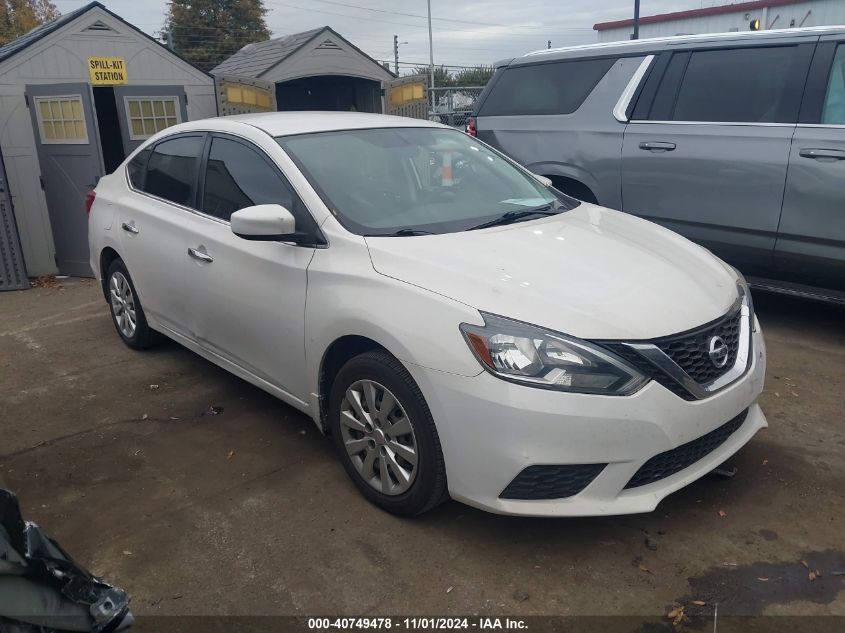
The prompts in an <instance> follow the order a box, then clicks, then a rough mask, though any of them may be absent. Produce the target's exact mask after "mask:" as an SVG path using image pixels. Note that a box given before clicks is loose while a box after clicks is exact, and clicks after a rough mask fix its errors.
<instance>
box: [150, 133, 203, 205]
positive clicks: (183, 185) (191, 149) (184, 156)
mask: <svg viewBox="0 0 845 633" xmlns="http://www.w3.org/2000/svg"><path fill="white" fill-rule="evenodd" d="M204 143H205V139H204V138H203V137H202V136H180V137H177V138H173V139H168V140H165V141H162V142H160V143H157V144H156V146H155V148H154V149H153V152H152V154H150V158H149V160H148V161H147V173H146V177H145V179H144V187H143V191H145V192H146V193H149V194H150V195H153V196H157V197H159V198H163V199H165V200H169V201H171V202H175V203H176V204H181V205H183V206H186V207H187V206H193V199H194V183H195V182H196V179H197V169H198V166H199V159H200V154H202V149H203V145H204Z"/></svg>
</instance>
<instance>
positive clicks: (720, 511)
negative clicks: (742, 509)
mask: <svg viewBox="0 0 845 633" xmlns="http://www.w3.org/2000/svg"><path fill="white" fill-rule="evenodd" d="M719 516H720V517H722V518H723V519H724V518H725V517H726V516H728V513H727V512H725V511H724V510H719Z"/></svg>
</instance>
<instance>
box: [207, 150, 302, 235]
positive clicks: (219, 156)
mask: <svg viewBox="0 0 845 633" xmlns="http://www.w3.org/2000/svg"><path fill="white" fill-rule="evenodd" d="M256 204H280V205H282V206H283V207H286V208H287V209H288V210H289V211H291V213H295V211H296V210H295V209H294V208H293V207H294V204H293V194H292V193H291V190H290V189H289V188H288V186H287V184H286V183H285V182H284V181H282V179H281V178H279V175H278V174H277V172H276V170H275V169H273V168H272V167H271V166H270V165H269V164H268V163H267V161H266V160H264V158H263V157H262V156H261V154H259V153H258V152H257V151H255V150H253V149H250V148H249V147H247V146H246V145H244V144H243V143H240V142H238V141H233V140H230V139H226V138H220V137H215V138H213V139H212V141H211V151H210V152H209V154H208V166H207V168H206V172H205V186H204V188H203V200H202V210H203V212H205V213H207V214H208V215H212V216H214V217H216V218H220V219H221V220H226V221H227V222H228V221H229V218H230V217H231V215H232V214H233V213H234V212H235V211H238V210H239V209H244V208H246V207H251V206H253V205H256Z"/></svg>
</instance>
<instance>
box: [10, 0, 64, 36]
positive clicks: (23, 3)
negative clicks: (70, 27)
mask: <svg viewBox="0 0 845 633" xmlns="http://www.w3.org/2000/svg"><path fill="white" fill-rule="evenodd" d="M60 15H61V13H59V10H58V9H57V8H56V5H55V4H53V3H52V2H50V0H0V45H3V44H6V43H8V42H11V41H12V40H14V39H17V38H19V37H20V36H21V35H23V34H24V33H27V32H29V31H31V30H32V29H34V28H35V27H36V26H38V25H39V24H43V23H44V22H48V21H50V20H54V19H55V18H57V17H59V16H60Z"/></svg>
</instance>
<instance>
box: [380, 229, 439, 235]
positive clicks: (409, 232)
mask: <svg viewBox="0 0 845 633" xmlns="http://www.w3.org/2000/svg"><path fill="white" fill-rule="evenodd" d="M414 235H434V233H432V232H431V231H424V230H422V229H399V230H398V231H394V232H393V233H370V234H369V235H367V236H366V237H413V236H414Z"/></svg>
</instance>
